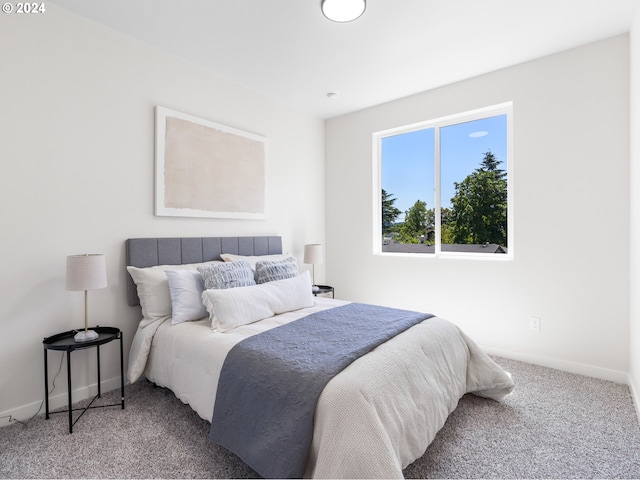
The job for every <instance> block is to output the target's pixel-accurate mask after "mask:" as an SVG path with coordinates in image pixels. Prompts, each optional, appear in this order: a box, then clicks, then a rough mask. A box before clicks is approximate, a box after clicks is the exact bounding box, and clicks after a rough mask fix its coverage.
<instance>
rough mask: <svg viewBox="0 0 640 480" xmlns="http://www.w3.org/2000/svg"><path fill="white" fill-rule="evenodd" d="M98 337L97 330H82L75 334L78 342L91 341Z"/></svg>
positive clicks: (75, 339)
mask: <svg viewBox="0 0 640 480" xmlns="http://www.w3.org/2000/svg"><path fill="white" fill-rule="evenodd" d="M96 338H98V332H96V331H95V330H86V331H85V330H81V331H79V332H78V333H76V334H75V336H74V337H73V340H74V341H75V342H76V343H82V342H90V341H92V340H95V339H96Z"/></svg>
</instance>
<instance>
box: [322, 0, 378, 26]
mask: <svg viewBox="0 0 640 480" xmlns="http://www.w3.org/2000/svg"><path fill="white" fill-rule="evenodd" d="M365 8H367V2H366V0H322V13H323V14H324V16H325V17H327V18H328V19H329V20H333V21H334V22H340V23H344V22H351V21H352V20H355V19H356V18H358V17H359V16H360V15H362V14H363V13H364V10H365Z"/></svg>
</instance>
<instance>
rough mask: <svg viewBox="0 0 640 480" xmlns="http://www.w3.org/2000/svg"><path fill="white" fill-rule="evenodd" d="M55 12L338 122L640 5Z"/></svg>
mask: <svg viewBox="0 0 640 480" xmlns="http://www.w3.org/2000/svg"><path fill="white" fill-rule="evenodd" d="M53 3H55V4H57V5H59V6H61V7H63V8H66V9H68V10H71V11H73V12H75V13H78V14H80V15H82V16H85V17H88V18H90V19H93V20H95V21H96V22H99V23H101V24H104V25H106V26H108V27H111V28H113V29H115V30H118V31H120V32H123V33H125V34H127V35H130V36H131V37H134V38H136V39H138V40H140V41H142V42H145V43H147V44H150V45H153V46H155V47H157V48H159V49H161V50H164V51H167V52H170V53H172V54H174V55H176V56H178V57H181V58H183V59H185V60H187V61H189V62H192V63H194V64H197V65H200V66H201V67H202V68H204V69H206V70H209V71H212V72H215V73H217V74H219V75H220V76H222V77H225V78H227V79H230V80H233V81H234V82H236V83H238V84H240V85H243V86H244V87H247V88H249V89H252V90H254V91H257V92H260V93H262V94H264V95H266V96H268V97H270V98H273V99H275V100H278V101H280V102H283V103H285V104H288V105H290V106H292V107H294V108H297V109H300V110H303V111H306V112H308V113H310V114H312V115H314V116H317V117H320V118H331V117H335V116H338V115H341V114H344V113H348V112H352V111H356V110H360V109H362V108H366V107H370V106H373V105H377V104H380V103H384V102H387V101H389V100H394V99H397V98H400V97H404V96H407V95H411V94H414V93H418V92H422V91H425V90H429V89H433V88H436V87H439V86H442V85H446V84H449V83H452V82H456V81H459V80H463V79H466V78H470V77H473V76H476V75H480V74H483V73H487V72H490V71H494V70H498V69H500V68H504V67H508V66H510V65H515V64H518V63H521V62H525V61H528V60H532V59H534V58H539V57H542V56H545V55H549V54H551V53H555V52H559V51H562V50H566V49H569V48H572V47H576V46H579V45H583V44H586V43H590V42H593V41H597V40H601V39H604V38H608V37H611V36H614V35H618V34H621V33H625V32H628V31H629V27H630V25H631V20H632V18H633V15H634V12H635V11H636V9H637V8H638V6H639V5H640V0H368V2H367V9H366V11H365V13H364V14H363V15H362V16H361V17H360V18H359V19H357V20H356V21H354V22H351V23H334V22H331V21H329V20H327V19H326V18H325V17H324V16H323V15H322V13H321V11H320V0H54V2H53ZM328 92H335V93H337V94H338V95H337V96H335V97H334V98H328V97H327V93H328Z"/></svg>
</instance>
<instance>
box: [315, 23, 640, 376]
mask: <svg viewBox="0 0 640 480" xmlns="http://www.w3.org/2000/svg"><path fill="white" fill-rule="evenodd" d="M628 40H629V39H628V36H627V35H623V36H619V37H615V38H612V39H608V40H605V41H601V42H598V43H595V44H590V45H586V46H583V47H580V48H576V49H574V50H570V51H566V52H563V53H560V54H557V55H553V56H549V57H545V58H541V59H538V60H536V61H532V62H528V63H525V64H521V65H518V66H515V67H512V68H508V69H505V70H501V71H497V72H494V73H491V74H487V75H484V76H481V77H477V78H473V79H470V80H467V81H463V82H460V83H456V84H453V85H449V86H446V87H443V88H440V89H437V90H433V91H428V92H424V93H422V94H418V95H415V96H411V97H408V98H404V99H400V100H397V101H393V102H390V103H387V104H384V105H380V106H377V107H374V108H370V109H367V110H363V111H360V112H356V113H353V114H349V115H345V116H342V117H338V118H335V119H331V120H329V121H327V122H326V123H325V129H326V140H325V151H326V179H327V183H326V189H327V201H326V206H327V207H326V209H327V210H326V213H327V224H326V231H327V249H326V250H327V262H326V263H327V271H326V274H327V278H326V281H327V282H328V283H330V284H333V285H334V286H335V287H336V292H337V296H338V297H340V298H344V299H351V300H356V301H363V302H372V303H381V304H385V305H390V306H397V307H404V308H412V309H417V310H424V311H429V312H432V313H435V314H437V315H440V316H442V317H445V318H448V319H449V320H451V321H453V322H454V323H456V324H458V325H460V326H461V327H462V328H463V329H464V330H465V331H466V332H467V333H468V334H469V335H470V336H471V337H472V338H474V339H475V340H476V341H477V342H478V343H480V344H482V345H485V346H487V347H490V348H491V349H492V350H493V351H495V352H500V353H502V354H507V355H511V356H513V357H518V358H526V359H528V360H530V361H531V360H533V361H536V362H538V363H542V364H545V363H547V364H551V365H554V366H558V367H561V368H565V369H567V370H572V371H577V372H581V373H589V374H592V375H596V376H601V377H605V378H611V379H616V380H620V381H626V380H627V372H628V371H629V225H628V219H629V181H628V178H629V44H628ZM507 101H513V104H514V167H515V168H514V171H515V174H514V175H513V176H512V177H511V178H510V181H512V182H513V185H514V188H515V197H514V199H515V203H514V205H515V207H514V208H515V235H514V241H515V248H516V249H515V259H514V260H513V261H511V262H489V261H472V260H453V259H434V258H426V257H422V258H409V257H407V258H397V257H389V256H375V255H373V254H372V250H373V247H372V228H373V227H372V201H371V198H372V191H371V189H372V175H373V173H372V172H373V170H372V169H373V167H372V165H373V161H372V141H371V134H372V133H373V132H376V131H379V130H383V129H388V128H392V127H398V126H402V125H407V124H411V123H414V122H418V121H422V120H428V119H431V118H438V117H442V116H446V115H450V114H455V113H459V112H465V111H468V110H473V109H476V108H480V107H484V106H488V105H494V104H499V103H502V102H507ZM390 193H393V192H390ZM530 316H539V317H540V318H541V330H540V332H539V333H536V332H532V331H530V330H529V328H528V319H529V317H530ZM636 361H637V360H636Z"/></svg>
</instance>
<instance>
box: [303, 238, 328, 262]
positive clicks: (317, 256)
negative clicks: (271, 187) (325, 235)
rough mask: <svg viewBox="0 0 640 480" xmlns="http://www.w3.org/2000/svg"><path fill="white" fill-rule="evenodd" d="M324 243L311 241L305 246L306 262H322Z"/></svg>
mask: <svg viewBox="0 0 640 480" xmlns="http://www.w3.org/2000/svg"><path fill="white" fill-rule="evenodd" d="M323 260H324V259H323V257H322V245H321V244H319V243H311V244H309V245H305V246H304V263H322V262H323Z"/></svg>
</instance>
